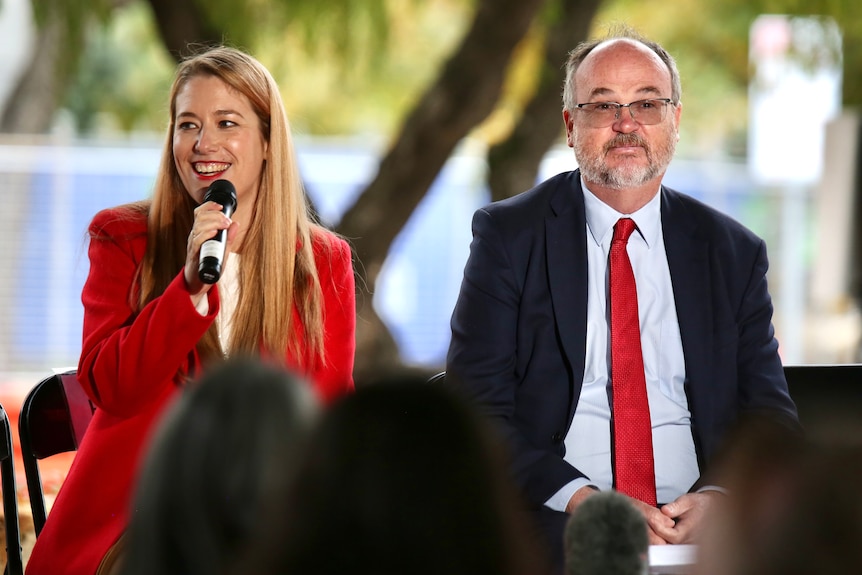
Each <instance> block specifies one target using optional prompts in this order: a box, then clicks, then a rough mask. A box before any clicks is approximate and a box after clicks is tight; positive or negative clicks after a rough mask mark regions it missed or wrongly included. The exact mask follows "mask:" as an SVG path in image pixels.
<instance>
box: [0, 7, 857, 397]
mask: <svg viewBox="0 0 862 575" xmlns="http://www.w3.org/2000/svg"><path fill="white" fill-rule="evenodd" d="M33 10H34V14H35V16H36V19H37V23H38V31H37V34H38V39H37V41H36V42H34V49H33V51H32V54H31V62H30V65H29V66H28V67H27V68H26V72H25V73H24V74H23V75H22V77H21V78H20V81H19V82H18V85H17V86H16V88H15V90H14V92H13V96H12V97H11V98H10V99H9V101H8V102H7V105H6V106H5V109H4V110H3V114H2V116H0V118H2V119H0V131H4V132H9V133H47V132H49V131H51V130H52V129H53V128H55V127H56V126H57V124H58V122H64V121H65V122H67V123H68V124H70V125H71V126H72V127H73V129H74V131H75V132H76V133H77V134H79V135H82V136H87V135H91V136H94V135H99V136H104V135H106V134H110V135H111V137H120V136H118V135H123V134H125V135H129V134H136V135H141V134H144V135H150V136H152V135H155V134H160V133H161V132H162V130H163V129H164V126H165V123H166V118H165V110H166V109H167V102H166V98H167V91H168V86H169V85H170V81H171V75H172V72H173V68H174V65H175V63H176V61H177V60H178V59H179V58H181V57H182V56H183V55H185V54H187V53H188V52H189V48H188V45H189V44H213V43H220V42H226V43H228V44H232V45H236V46H239V47H242V48H245V49H247V50H249V51H250V52H251V53H253V54H255V55H256V56H257V57H258V58H259V59H260V60H261V61H262V62H263V63H264V64H265V65H267V66H268V67H269V69H270V70H271V71H272V72H273V75H274V76H275V77H276V79H277V80H278V82H279V84H280V86H281V89H282V95H283V97H284V100H285V103H286V106H287V109H288V114H289V116H290V118H291V123H292V126H293V129H294V131H295V132H296V133H299V134H308V135H325V136H336V135H353V136H357V135H359V136H362V137H364V138H367V140H368V142H369V146H372V147H374V148H375V149H376V150H378V152H379V157H380V165H379V169H378V171H377V173H376V175H375V177H374V178H373V179H372V180H371V181H369V182H368V184H367V186H366V188H365V189H364V191H363V192H362V193H361V194H360V195H359V197H358V199H357V201H356V203H355V204H354V205H353V206H352V207H351V208H349V209H348V210H347V212H346V213H345V214H344V215H343V217H342V219H341V221H340V222H339V223H338V224H337V225H336V226H335V228H336V230H337V231H339V232H340V233H342V234H344V235H345V236H347V237H348V238H349V239H350V240H351V242H352V244H353V246H354V250H355V255H356V268H357V273H358V275H359V282H358V283H359V285H360V291H361V292H362V293H360V294H359V297H358V302H357V303H358V308H359V309H358V310H357V312H358V328H357V330H358V333H357V337H358V345H359V349H358V351H357V371H356V376H357V381H362V380H363V378H364V377H365V376H366V374H369V373H372V372H378V373H379V372H380V371H382V370H388V369H397V368H400V367H401V366H400V361H399V358H398V353H397V348H396V345H395V343H394V341H393V340H392V338H391V336H390V335H389V333H388V330H387V329H386V327H385V325H384V324H383V322H382V321H381V320H380V319H379V318H378V317H377V315H376V314H375V313H374V310H373V308H372V306H371V296H370V294H372V293H373V291H374V289H375V281H376V279H377V274H378V273H379V271H380V268H381V266H382V264H383V262H384V260H385V258H386V255H387V253H388V251H389V248H390V246H391V244H392V242H393V240H394V239H395V237H396V236H397V234H398V233H399V231H400V230H401V229H402V228H403V226H404V224H405V223H406V222H407V220H408V218H409V217H410V215H411V213H412V212H413V210H414V209H415V208H416V206H417V205H418V203H419V202H420V201H421V199H422V198H423V196H424V195H425V193H426V192H427V191H428V189H429V187H430V185H431V183H432V182H433V180H434V179H435V177H436V176H437V174H438V173H439V171H440V170H441V168H442V167H443V165H444V163H445V162H446V160H447V159H448V158H449V156H450V155H451V154H452V152H453V151H454V149H455V148H456V146H457V145H458V144H459V143H460V142H462V141H463V140H464V139H465V138H468V137H469V138H470V139H471V140H472V141H478V142H480V143H481V144H482V145H484V146H486V148H487V158H488V172H487V177H488V182H489V187H490V189H491V194H492V197H493V198H495V199H498V198H503V197H507V196H510V195H513V194H516V193H518V192H520V191H523V190H525V189H527V188H528V187H530V186H531V185H532V183H533V182H534V181H535V178H536V174H537V171H538V167H539V163H540V161H541V159H542V157H543V156H544V154H545V153H546V152H547V150H548V149H549V148H550V147H551V146H552V145H554V144H556V143H559V142H560V141H561V135H562V133H563V132H562V122H561V116H560V99H559V96H560V87H561V84H562V79H563V71H562V68H561V65H562V63H563V62H564V60H565V55H566V53H567V51H568V50H570V49H571V48H573V47H574V46H575V45H576V44H577V43H578V42H580V41H581V40H584V39H585V38H587V37H588V36H592V35H598V34H601V33H602V32H603V31H604V29H605V28H606V27H607V25H608V24H610V23H613V22H626V23H628V24H631V25H633V26H635V27H636V28H637V29H638V30H640V31H641V32H643V33H644V34H646V35H648V36H651V37H654V38H656V39H658V40H659V41H661V42H662V43H663V44H664V45H665V46H666V47H667V48H668V49H669V50H670V51H671V52H672V53H673V54H675V56H676V57H677V59H678V62H679V67H680V71H681V74H682V77H683V101H684V104H685V105H684V121H683V124H682V134H681V135H682V140H681V143H680V147H679V152H678V153H679V154H680V155H685V156H689V157H727V156H735V157H742V156H744V155H745V145H746V129H747V122H748V117H747V114H748V111H747V89H748V79H749V76H750V71H749V63H748V33H749V27H750V25H751V23H752V22H753V21H754V19H755V18H756V17H757V16H758V15H760V14H763V13H776V14H799V15H810V14H821V15H827V16H832V17H833V18H834V19H835V20H836V21H837V22H839V23H840V24H841V25H842V32H843V34H844V37H843V43H844V66H845V69H847V70H853V69H855V67H856V66H858V65H860V64H862V47H860V46H862V42H860V38H862V3H859V2H857V1H856V0H716V1H715V2H710V3H706V4H704V3H702V2H700V1H699V0H668V1H666V2H662V3H657V2H635V1H633V0H424V1H423V0H246V1H245V2H237V1H236V0H207V1H206V2H203V1H201V0H33ZM843 90H844V104H845V106H856V105H858V104H859V102H860V100H862V79H860V77H859V76H858V75H854V74H845V76H844V86H843ZM804 104H805V103H800V105H804Z"/></svg>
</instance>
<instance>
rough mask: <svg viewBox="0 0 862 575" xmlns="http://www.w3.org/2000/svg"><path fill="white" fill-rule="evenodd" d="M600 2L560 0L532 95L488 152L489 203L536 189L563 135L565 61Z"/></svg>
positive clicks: (579, 40) (585, 31) (586, 28)
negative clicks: (539, 175)
mask: <svg viewBox="0 0 862 575" xmlns="http://www.w3.org/2000/svg"><path fill="white" fill-rule="evenodd" d="M599 2H600V0H559V4H560V6H559V9H560V16H559V18H557V19H556V20H555V21H554V23H553V25H552V26H551V27H550V29H549V30H548V38H547V41H546V43H545V55H544V59H543V63H542V69H541V72H540V74H541V75H540V77H539V85H538V86H537V88H536V93H535V94H534V95H533V98H532V99H531V100H530V102H529V103H528V104H527V106H526V107H525V108H524V112H523V114H522V116H521V118H520V119H519V121H518V124H517V125H516V126H515V128H514V129H513V130H512V133H511V134H510V135H509V138H508V139H506V140H505V141H503V142H500V143H499V144H497V145H496V146H493V147H492V148H491V149H490V150H489V152H488V185H489V187H490V188H491V199H492V200H502V199H504V198H508V197H511V196H514V195H515V194H518V193H520V192H523V191H524V190H528V189H530V188H532V187H533V186H534V185H535V183H536V174H537V173H538V171H539V164H540V162H541V161H542V158H543V157H544V155H545V153H547V151H548V148H550V147H551V145H553V143H554V141H555V140H556V139H557V138H559V137H560V134H561V133H562V132H563V122H562V97H561V95H562V88H563V82H564V81H565V77H566V70H565V63H566V58H567V57H568V53H569V52H570V51H571V50H572V49H573V48H574V47H575V46H576V45H577V44H578V43H580V42H582V41H584V40H585V39H586V38H587V34H588V33H589V29H590V23H591V22H592V20H593V16H594V15H595V13H596V10H597V9H598V6H599ZM573 158H574V156H573Z"/></svg>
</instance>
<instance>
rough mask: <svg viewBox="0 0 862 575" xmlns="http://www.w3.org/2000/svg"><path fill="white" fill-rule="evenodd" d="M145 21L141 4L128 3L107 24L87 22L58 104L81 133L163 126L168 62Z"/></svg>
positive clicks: (147, 19) (170, 71) (170, 68)
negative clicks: (77, 59)
mask: <svg viewBox="0 0 862 575" xmlns="http://www.w3.org/2000/svg"><path fill="white" fill-rule="evenodd" d="M151 24H152V22H151V21H150V14H149V12H148V10H147V7H146V6H145V5H144V4H142V3H133V4H131V5H130V6H128V7H127V8H123V9H122V10H120V11H118V12H117V13H116V14H115V18H114V19H113V20H112V22H111V23H110V25H94V24H91V25H90V26H88V30H89V34H88V35H87V38H88V40H87V47H86V49H85V51H84V54H83V57H82V59H81V65H80V67H79V71H78V73H77V74H76V75H75V78H74V81H73V82H72V84H71V85H70V87H69V90H68V92H67V94H66V98H65V101H64V104H63V106H64V107H65V108H66V109H67V110H68V111H70V112H71V113H72V115H73V117H74V118H75V122H76V124H77V128H78V131H79V132H80V133H81V134H92V133H94V132H98V131H105V130H106V129H112V130H113V131H120V132H131V131H134V130H145V131H159V130H161V129H163V128H164V126H165V125H166V121H167V119H166V116H165V113H166V110H167V97H168V90H169V88H170V83H171V80H172V76H173V70H174V65H173V61H172V60H171V59H170V58H169V57H168V55H167V53H166V52H165V50H164V49H163V48H162V47H161V46H160V45H159V44H158V43H156V42H155V41H154V38H153V35H154V32H153V31H152V28H151Z"/></svg>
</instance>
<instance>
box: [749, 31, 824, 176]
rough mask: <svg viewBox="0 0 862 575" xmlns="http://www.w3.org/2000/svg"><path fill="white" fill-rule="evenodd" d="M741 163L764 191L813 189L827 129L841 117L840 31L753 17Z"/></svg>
mask: <svg viewBox="0 0 862 575" xmlns="http://www.w3.org/2000/svg"><path fill="white" fill-rule="evenodd" d="M750 41H751V43H750V49H749V59H750V62H751V65H752V67H753V70H754V74H753V76H752V79H751V84H750V86H749V115H750V118H749V130H748V154H749V157H748V164H749V168H750V169H751V173H752V177H754V179H755V180H756V181H758V182H761V183H763V184H772V185H782V184H795V185H807V184H814V183H816V182H817V181H818V180H819V179H820V175H821V172H822V170H823V143H824V129H825V126H826V123H827V122H828V121H829V120H831V119H832V118H834V117H835V116H837V115H838V113H839V112H840V110H841V32H840V30H839V29H838V25H837V24H836V23H835V22H834V21H833V20H832V19H831V18H823V17H817V16H808V17H794V16H774V15H768V16H760V17H758V18H757V19H756V20H755V21H754V23H753V24H752V26H751V32H750Z"/></svg>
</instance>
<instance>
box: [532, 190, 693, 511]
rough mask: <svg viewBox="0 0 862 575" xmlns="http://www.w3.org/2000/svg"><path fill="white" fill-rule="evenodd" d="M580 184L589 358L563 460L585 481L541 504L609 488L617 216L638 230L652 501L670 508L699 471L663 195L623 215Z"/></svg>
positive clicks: (561, 505) (634, 239)
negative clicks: (611, 262)
mask: <svg viewBox="0 0 862 575" xmlns="http://www.w3.org/2000/svg"><path fill="white" fill-rule="evenodd" d="M581 185H582V186H583V189H584V203H585V207H586V220H587V225H586V230H585V231H584V233H585V234H586V236H587V261H588V265H587V269H588V270H589V279H588V281H589V287H588V296H587V297H588V299H587V355H586V363H585V369H584V381H583V386H582V387H581V395H580V398H579V400H578V405H577V409H576V411H575V416H574V420H573V421H572V425H571V427H570V428H569V431H568V433H567V435H566V438H565V446H566V455H565V457H564V459H565V460H566V461H568V462H569V463H571V464H572V465H573V466H574V467H576V468H578V469H579V470H580V471H581V472H582V473H584V474H585V475H586V476H587V478H588V479H576V480H574V481H572V482H570V483H568V484H567V485H565V486H563V488H562V489H560V490H559V491H558V492H557V493H556V494H554V495H553V496H552V497H551V498H550V499H549V500H548V501H546V502H545V505H547V506H548V507H550V508H551V509H555V510H558V511H564V510H565V508H566V504H567V503H568V501H569V499H570V498H571V496H572V495H573V494H574V493H575V491H577V490H578V489H580V488H581V487H583V486H585V485H592V486H594V487H597V488H599V489H602V490H607V489H611V488H612V486H613V470H612V465H611V440H612V439H611V438H612V435H611V424H610V421H611V408H610V402H609V389H610V379H609V377H608V369H609V365H610V345H609V342H610V325H609V321H608V309H607V299H608V254H609V252H610V246H611V239H612V238H613V229H614V225H615V224H616V222H617V220H618V219H619V218H621V217H630V218H632V219H633V220H634V221H635V223H636V224H637V230H636V231H637V232H638V233H633V234H632V236H631V238H629V242H628V254H629V258H630V259H631V263H632V269H633V270H634V275H635V283H636V284H637V293H638V315H639V318H640V326H641V328H640V329H641V347H642V350H643V359H644V371H645V376H646V386H647V396H648V398H649V405H650V418H651V422H652V435H653V452H654V461H655V472H656V491H657V498H658V502H659V503H669V502H671V501H673V500H675V499H676V498H677V497H679V496H680V495H682V494H683V493H686V492H687V491H688V490H689V489H690V488H691V486H692V485H693V484H694V482H695V481H696V480H697V478H698V477H699V475H700V472H699V469H698V464H697V455H696V453H695V449H694V440H693V438H692V434H691V412H690V411H689V409H688V401H687V399H686V396H685V389H684V382H685V361H684V359H683V354H682V340H681V338H680V334H679V322H678V320H677V316H676V307H675V305H674V299H673V288H672V285H671V279H670V269H669V268H668V264H667V254H666V252H665V246H664V236H663V234H662V228H661V209H660V208H661V193H660V192H659V193H656V195H655V196H654V197H653V199H652V200H650V202H649V203H647V205H645V206H644V207H643V208H641V209H640V210H638V211H637V212H635V213H633V214H621V213H619V212H617V211H616V210H614V209H613V208H611V207H610V206H608V205H607V204H605V203H604V202H602V201H601V200H599V199H598V198H597V197H596V196H595V195H593V194H592V192H590V191H589V190H588V189H587V187H586V185H585V184H584V182H583V180H582V181H581Z"/></svg>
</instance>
